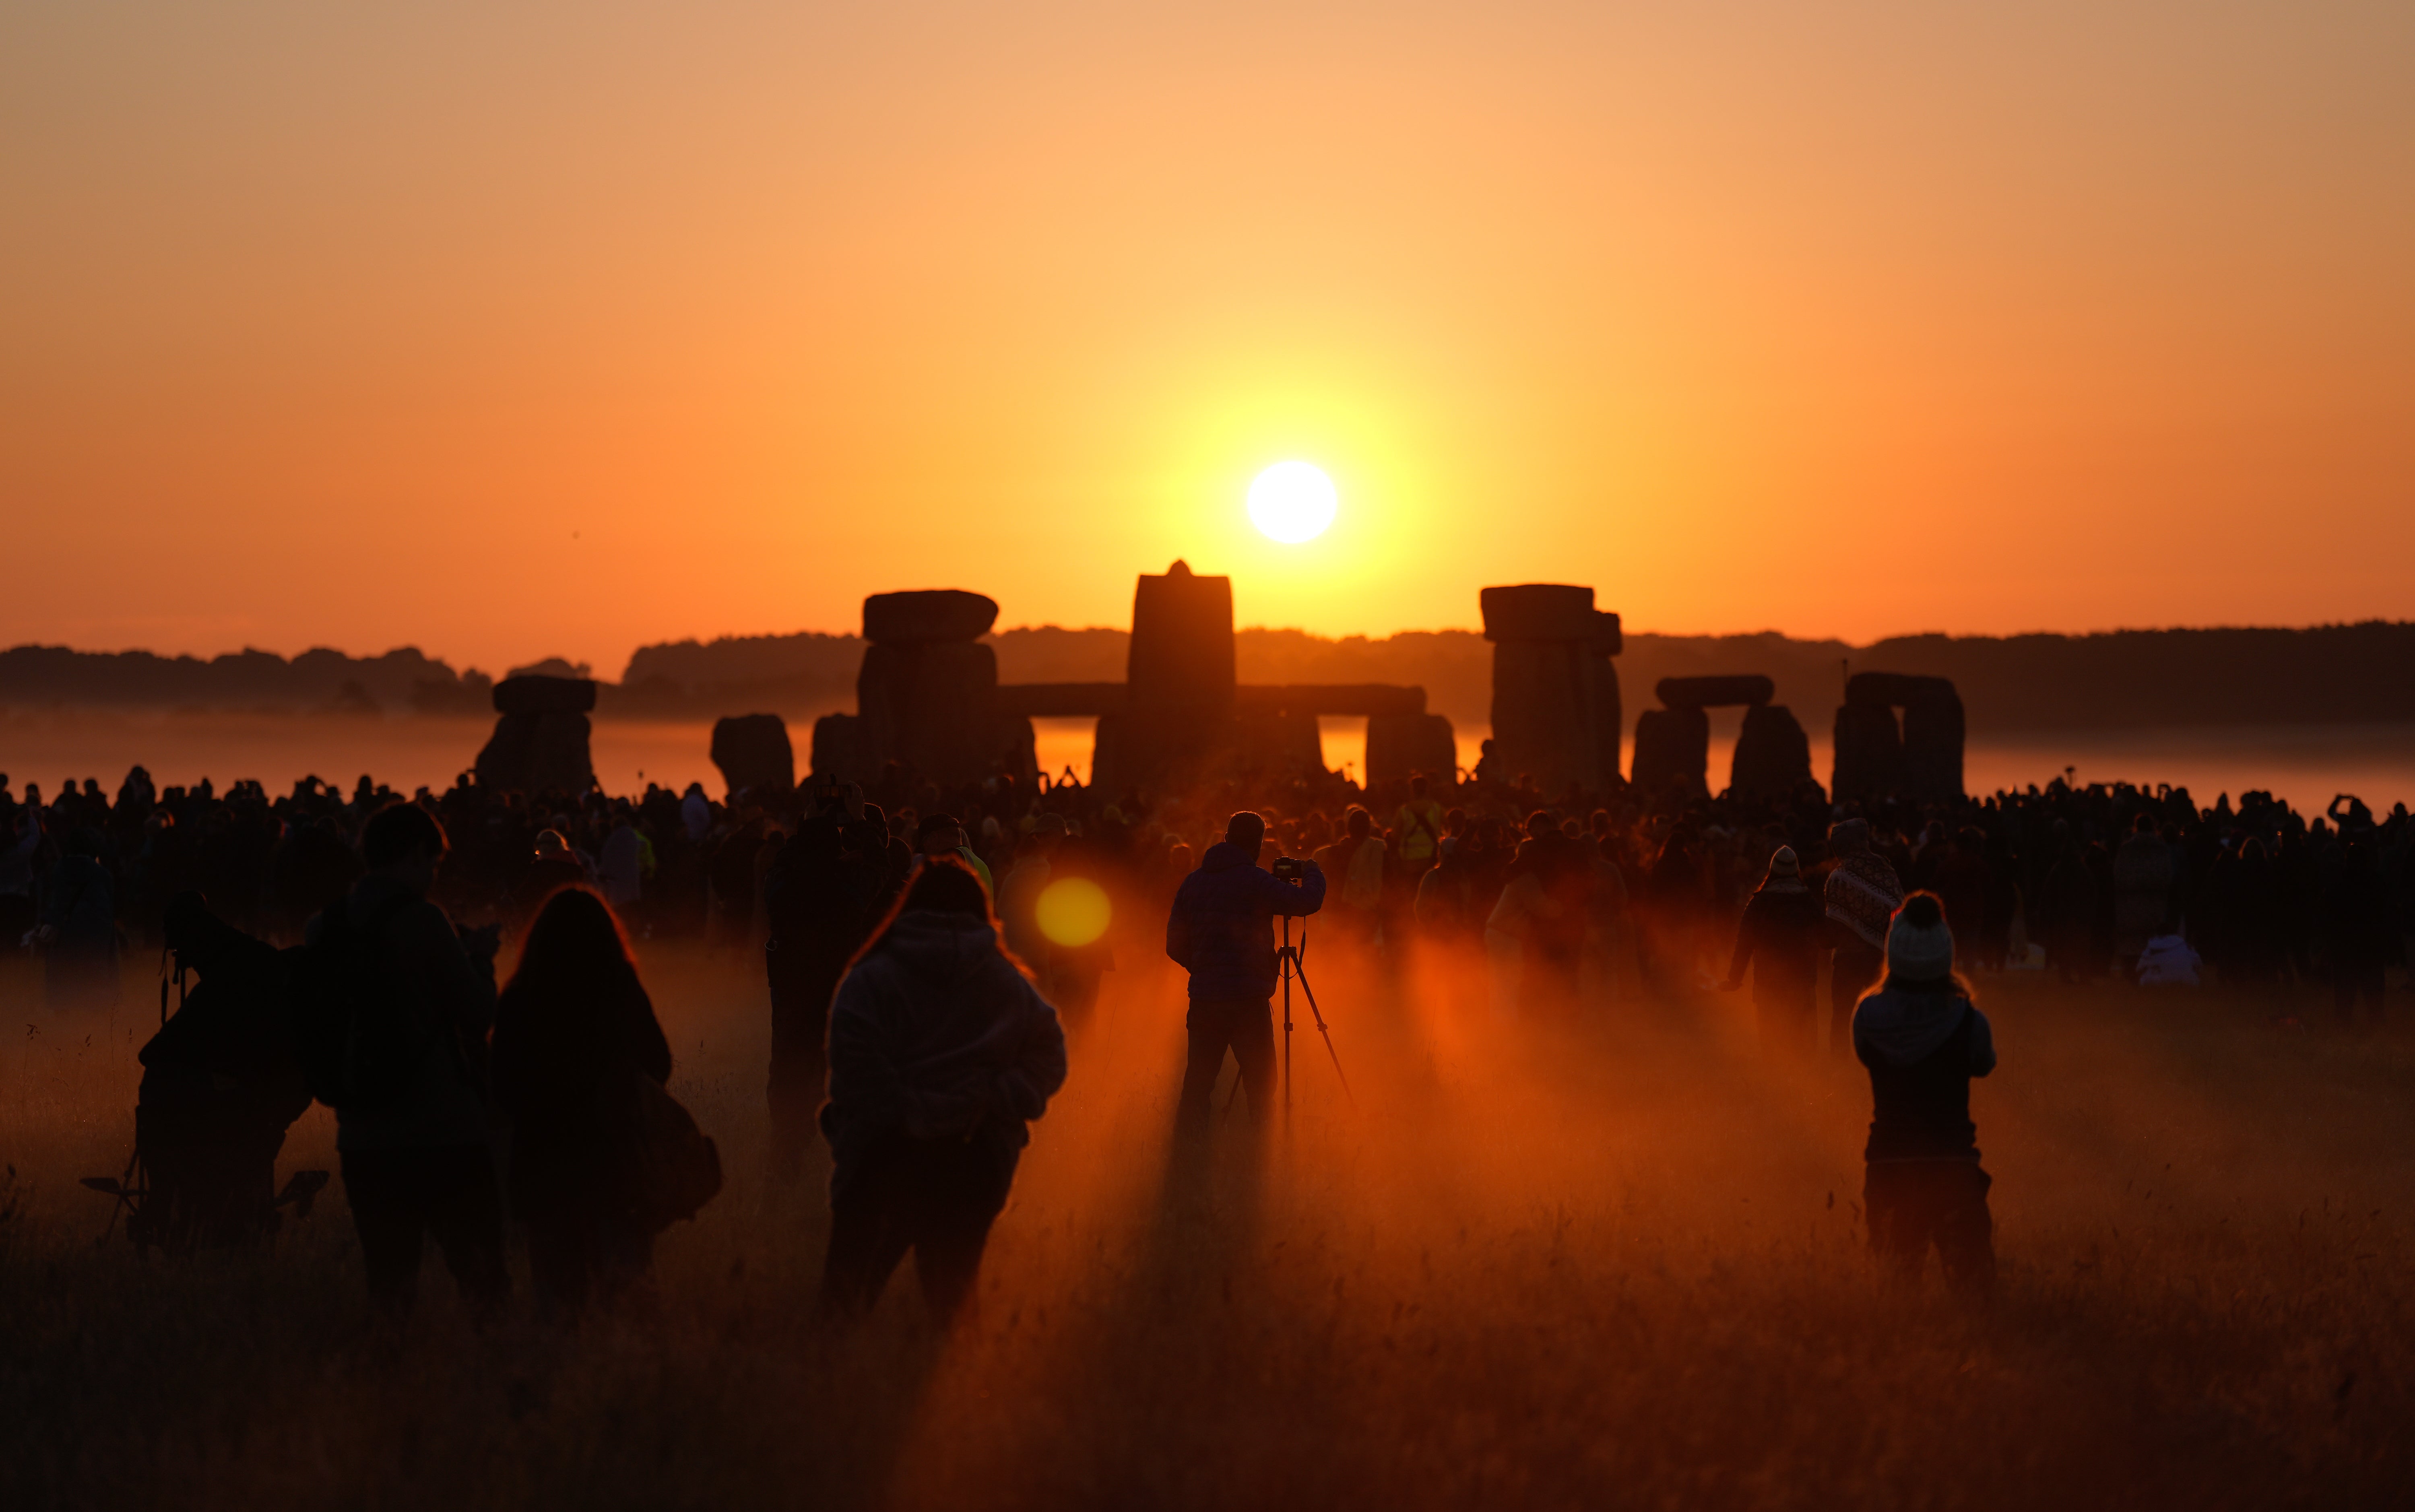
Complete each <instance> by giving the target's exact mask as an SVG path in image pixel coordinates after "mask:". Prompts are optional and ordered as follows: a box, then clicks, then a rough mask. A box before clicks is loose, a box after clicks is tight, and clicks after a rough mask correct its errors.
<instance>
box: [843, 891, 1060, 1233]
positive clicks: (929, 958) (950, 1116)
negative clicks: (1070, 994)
mask: <svg viewBox="0 0 2415 1512" xmlns="http://www.w3.org/2000/svg"><path fill="white" fill-rule="evenodd" d="M1063 1085H1065V1032H1064V1030H1063V1029H1062V1028H1060V1027H1059V1026H1058V1025H1057V1010H1055V1009H1054V1008H1051V1007H1050V1006H1049V1005H1048V1001H1047V999H1045V998H1043V997H1042V996H1040V993H1039V990H1038V989H1036V988H1035V987H1033V986H1032V984H1031V981H1030V979H1029V978H1028V977H1026V976H1025V975H1024V974H1023V972H1022V970H1021V969H1020V968H1018V967H1017V966H1015V964H1014V962H1013V961H1012V960H1011V959H1009V958H1008V956H1007V955H1006V953H1005V952H1004V951H1000V950H999V949H998V944H997V931H996V930H994V929H992V928H991V927H990V926H989V925H988V924H987V923H986V922H984V921H981V920H978V919H974V918H972V917H970V916H969V915H966V914H955V913H941V912H937V911H935V910H929V909H908V910H907V911H906V912H904V913H901V914H899V915H898V916H897V919H896V921H895V922H893V923H892V924H891V925H890V926H889V930H888V932H887V933H886V934H884V935H882V936H880V938H879V940H878V941H877V943H875V944H874V945H873V947H872V948H871V949H870V950H868V951H865V952H864V954H863V957H862V959H861V960H859V961H857V962H856V964H855V966H854V967H853V968H852V969H851V970H849V971H848V972H847V979H846V980H845V981H842V982H840V983H839V989H838V996H837V999H836V1000H835V1001H834V1002H833V1003H832V1006H831V1025H830V1100H829V1101H828V1102H826V1103H824V1104H823V1106H822V1113H821V1126H822V1133H823V1134H824V1136H826V1137H827V1138H828V1139H829V1140H830V1146H831V1158H832V1172H831V1191H832V1195H833V1196H835V1195H836V1194H838V1193H839V1192H841V1191H843V1190H846V1189H847V1187H848V1186H850V1185H852V1184H853V1182H854V1180H855V1178H856V1177H857V1176H858V1175H862V1171H863V1168H864V1165H865V1163H866V1162H867V1160H869V1159H870V1158H871V1156H872V1155H873V1154H874V1152H876V1151H877V1150H878V1149H879V1148H880V1147H881V1146H882V1145H884V1144H886V1143H888V1142H890V1141H892V1140H894V1139H898V1138H901V1137H903V1138H908V1139H951V1138H955V1139H963V1140H966V1141H967V1142H969V1143H974V1144H978V1145H982V1147H983V1148H984V1149H985V1150H987V1151H988V1152H989V1154H990V1155H991V1156H992V1157H993V1158H994V1159H995V1160H997V1164H998V1167H999V1170H998V1175H1000V1176H1001V1177H1002V1178H1005V1177H1012V1175H1013V1171H1014V1165H1015V1161H1016V1160H1017V1158H1018V1157H1019V1155H1020V1152H1021V1151H1022V1149H1023V1146H1024V1145H1026V1144H1027V1143H1028V1142H1029V1140H1030V1131H1029V1129H1028V1127H1027V1126H1028V1125H1029V1123H1030V1121H1031V1120H1032V1119H1034V1118H1037V1117H1039V1116H1040V1115H1041V1114H1042V1112H1044V1111H1045V1110H1046V1108H1047V1106H1048V1100H1049V1099H1050V1098H1052V1097H1054V1096H1056V1095H1057V1088H1059V1087H1061V1086H1063Z"/></svg>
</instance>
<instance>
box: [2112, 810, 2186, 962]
mask: <svg viewBox="0 0 2415 1512" xmlns="http://www.w3.org/2000/svg"><path fill="white" fill-rule="evenodd" d="M2172 866H2173V856H2172V852H2171V847H2170V846H2167V845H2165V844H2164V837H2163V836H2162V835H2161V834H2159V833H2157V832H2156V830H2155V820H2154V816H2153V815H2152V814H2141V815H2139V816H2138V822H2137V823H2136V824H2135V825H2134V826H2132V828H2131V831H2130V836H2129V838H2128V839H2126V840H2124V841H2123V842H2122V848H2121V849H2120V850H2118V851H2116V852H2114V855H2113V953H2114V954H2115V955H2116V956H2117V957H2119V958H2120V964H2121V969H2122V975H2123V977H2124V978H2125V979H2134V978H2136V977H2137V975H2138V955H2139V952H2140V951H2144V950H2145V949H2146V948H2147V940H2148V937H2149V936H2152V935H2153V934H2154V933H2155V932H2156V931H2157V930H2159V929H2161V928H2162V927H2163V923H2164V920H2165V916H2166V915H2168V914H2169V913H2170V912H2171V906H2172Z"/></svg>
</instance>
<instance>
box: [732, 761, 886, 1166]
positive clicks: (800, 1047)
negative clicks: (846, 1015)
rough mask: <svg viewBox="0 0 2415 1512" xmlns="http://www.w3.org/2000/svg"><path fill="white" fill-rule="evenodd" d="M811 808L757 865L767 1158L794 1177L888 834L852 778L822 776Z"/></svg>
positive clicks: (809, 1136) (882, 881) (880, 878)
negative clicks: (768, 998) (834, 1010)
mask: <svg viewBox="0 0 2415 1512" xmlns="http://www.w3.org/2000/svg"><path fill="white" fill-rule="evenodd" d="M817 803H818V805H819V806H818V808H817V812H816V813H815V814H814V815H813V816H812V817H810V818H808V819H806V820H805V821H804V822H803V823H802V825H800V826H799V827H798V829H797V835H796V838H795V839H793V840H791V841H789V842H788V843H787V845H785V846H781V847H780V853H779V855H778V856H777V857H775V858H773V860H772V866H771V869H770V870H769V871H767V872H765V873H764V874H763V906H764V907H763V911H764V921H765V925H766V929H767V934H766V937H765V940H764V947H763V962H764V968H765V974H766V976H767V977H768V979H769V981H770V984H771V989H772V1063H771V1068H770V1076H769V1079H768V1080H767V1082H766V1084H765V1088H764V1095H765V1098H766V1100H768V1102H769V1103H770V1106H771V1113H772V1171H773V1174H774V1175H779V1176H782V1177H784V1178H790V1179H793V1178H794V1177H796V1176H797V1175H801V1174H802V1170H803V1161H804V1155H805V1151H806V1150H807V1149H809V1148H810V1147H811V1146H812V1145H813V1141H814V1128H815V1126H814V1115H815V1110H816V1109H817V1108H818V1107H819V1106H820V1105H821V1100H822V1081H823V1077H824V1074H825V1072H826V1070H827V1069H828V1067H827V1062H826V1061H825V1059H824V1054H823V1053H824V1046H825V1043H826V1041H827V1040H828V1037H829V1032H830V1011H831V998H832V996H833V995H834V994H836V993H837V991H838V984H839V979H840V978H842V977H844V976H845V975H846V974H847V962H848V961H849V960H850V959H852V958H853V956H854V955H855V952H856V951H858V950H859V949H860V948H862V944H863V940H864V936H866V935H867V934H868V933H869V932H870V931H871V930H872V928H873V926H874V925H875V924H876V923H877V921H878V920H879V917H880V914H879V911H878V910H879V907H880V899H881V895H882V891H883V889H884V887H885V886H886V879H887V876H888V844H889V840H888V836H887V834H886V833H885V832H884V831H883V829H882V827H881V825H880V823H879V822H878V820H877V819H875V818H873V817H872V816H870V814H868V813H867V812H866V809H867V807H868V805H866V804H864V802H863V801H862V790H861V789H860V788H857V787H855V786H853V785H851V784H850V785H848V786H846V787H843V788H842V787H837V786H827V785H826V786H824V787H823V788H822V789H821V790H820V797H819V798H818V799H817Z"/></svg>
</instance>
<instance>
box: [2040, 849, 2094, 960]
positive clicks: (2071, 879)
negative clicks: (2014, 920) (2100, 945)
mask: <svg viewBox="0 0 2415 1512" xmlns="http://www.w3.org/2000/svg"><path fill="white" fill-rule="evenodd" d="M2054 847H2055V849H2054V860H2053V861H2052V862H2051V863H2050V864H2049V865H2048V867H2047V874H2046V883H2045V885H2044V886H2043V887H2041V888H2040V889H2039V890H2038V910H2037V913H2038V916H2037V921H2036V924H2035V926H2034V931H2033V932H2034V933H2035V935H2036V936H2037V938H2038V941H2039V943H2040V944H2042V945H2044V946H2045V947H2046V956H2047V964H2048V966H2053V967H2054V972H2055V976H2056V977H2057V978H2058V979H2059V980H2061V981H2063V983H2064V984H2065V985H2067V986H2070V985H2077V984H2078V983H2079V982H2080V981H2084V980H2086V978H2087V977H2088V975H2089V967H2090V965H2091V962H2092V960H2093V954H2094V948H2093V944H2094V942H2093V929H2094V921H2095V918H2096V912H2097V908H2096V873H2095V870H2094V868H2093V867H2091V866H2090V865H2089V863H2088V855H2087V852H2086V851H2085V850H2084V849H2083V848H2082V847H2081V846H2080V844H2079V837H2078V835H2076V834H2074V833H2073V832H2072V829H2071V823H2070V821H2069V820H2067V819H2057V820H2055V821H2054Z"/></svg>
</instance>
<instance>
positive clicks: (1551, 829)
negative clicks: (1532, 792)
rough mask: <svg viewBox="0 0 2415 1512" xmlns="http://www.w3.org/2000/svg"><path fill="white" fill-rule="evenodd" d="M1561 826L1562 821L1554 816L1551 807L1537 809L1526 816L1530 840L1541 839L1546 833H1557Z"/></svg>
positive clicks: (1527, 836) (1527, 832)
mask: <svg viewBox="0 0 2415 1512" xmlns="http://www.w3.org/2000/svg"><path fill="white" fill-rule="evenodd" d="M1559 828H1560V821H1559V820H1557V819H1555V818H1553V817H1552V811H1551V810H1550V809H1537V810H1536V811H1535V812H1534V813H1532V814H1529V815H1527V816H1526V838H1527V839H1529V840H1540V839H1542V838H1543V837H1544V836H1545V835H1548V834H1555V833H1557V832H1558V831H1559Z"/></svg>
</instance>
